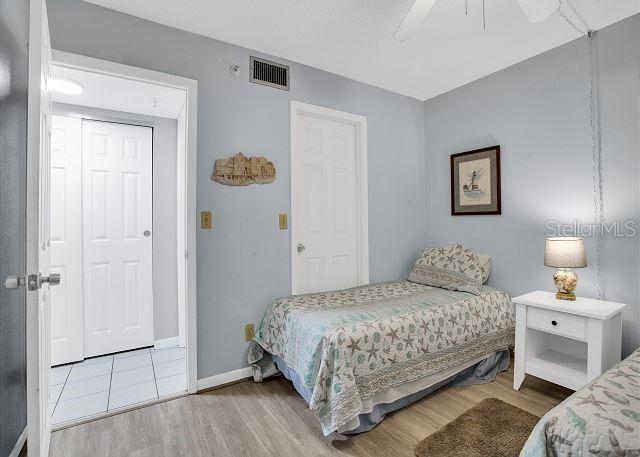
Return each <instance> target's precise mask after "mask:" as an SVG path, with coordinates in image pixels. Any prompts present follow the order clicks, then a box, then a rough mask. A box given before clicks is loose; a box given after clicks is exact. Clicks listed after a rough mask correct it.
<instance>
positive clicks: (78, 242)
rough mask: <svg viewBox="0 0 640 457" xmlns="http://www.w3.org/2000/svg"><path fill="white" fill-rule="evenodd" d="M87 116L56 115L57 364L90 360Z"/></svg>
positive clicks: (53, 316) (53, 143)
mask: <svg viewBox="0 0 640 457" xmlns="http://www.w3.org/2000/svg"><path fill="white" fill-rule="evenodd" d="M81 128H82V120H81V119H79V118H73V117H64V116H52V117H51V191H50V195H51V229H50V237H51V273H58V274H59V275H60V276H61V277H62V278H64V279H63V280H62V281H61V282H60V284H59V285H58V286H56V287H52V288H51V292H50V294H51V297H50V303H51V305H50V306H51V365H60V364H63V363H69V362H75V361H77V360H82V359H83V358H84V322H83V315H84V313H83V306H82V157H81V156H82V137H81V136H82V130H81Z"/></svg>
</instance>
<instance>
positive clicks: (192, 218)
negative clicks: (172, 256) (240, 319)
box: [53, 50, 198, 393]
mask: <svg viewBox="0 0 640 457" xmlns="http://www.w3.org/2000/svg"><path fill="white" fill-rule="evenodd" d="M53 62H54V65H56V66H58V67H65V68H74V69H78V70H84V71H90V72H93V73H98V74H103V75H111V76H116V77H120V78H126V79H130V80H134V81H142V82H147V83H151V84H156V85H161V86H166V87H173V88H175V89H181V90H184V91H185V92H186V99H187V103H186V106H185V111H186V122H185V133H186V143H187V147H186V155H185V177H184V183H185V186H184V187H185V193H184V198H185V204H184V206H185V207H186V212H185V215H184V220H183V224H184V226H185V228H186V230H185V247H186V249H185V252H184V256H185V258H186V261H185V264H184V268H185V271H184V274H179V275H178V276H181V277H184V278H185V281H186V284H185V287H184V292H185V312H186V316H187V319H186V321H187V322H186V338H185V339H186V347H187V385H188V389H189V393H196V392H197V389H198V381H197V378H198V367H197V363H198V352H197V349H198V348H197V300H198V297H197V288H196V279H197V270H196V268H197V265H196V221H197V209H196V208H197V206H196V189H197V187H196V179H197V131H196V129H197V125H198V119H197V116H198V107H197V103H198V93H197V92H198V83H197V81H195V80H193V79H189V78H184V77H182V76H175V75H170V74H168V73H160V72H157V71H153V70H147V69H144V68H138V67H132V66H129V65H123V64H120V63H116V62H110V61H107V60H101V59H95V58H93V57H87V56H83V55H79V54H72V53H69V52H63V51H56V50H54V51H53Z"/></svg>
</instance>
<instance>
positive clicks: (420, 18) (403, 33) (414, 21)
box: [393, 0, 436, 41]
mask: <svg viewBox="0 0 640 457" xmlns="http://www.w3.org/2000/svg"><path fill="white" fill-rule="evenodd" d="M435 2H436V0H415V2H413V5H411V8H409V11H407V14H406V15H405V17H404V19H403V20H402V23H401V24H400V27H398V30H396V33H395V34H394V35H393V37H394V38H395V39H396V40H398V41H406V40H408V39H409V38H413V36H414V35H415V34H416V32H417V31H418V29H419V28H420V26H421V25H422V23H423V22H424V20H425V19H426V18H427V16H428V15H429V11H431V8H433V5H434V3H435Z"/></svg>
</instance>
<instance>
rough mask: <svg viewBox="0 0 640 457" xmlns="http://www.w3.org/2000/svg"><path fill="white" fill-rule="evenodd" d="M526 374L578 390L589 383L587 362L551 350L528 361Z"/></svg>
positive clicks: (526, 362)
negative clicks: (551, 380) (552, 380)
mask: <svg viewBox="0 0 640 457" xmlns="http://www.w3.org/2000/svg"><path fill="white" fill-rule="evenodd" d="M525 373H527V374H530V375H533V376H536V377H538V378H542V379H554V382H556V383H557V384H560V385H561V386H564V387H567V388H569V389H572V390H578V389H580V388H581V387H582V386H584V385H585V384H586V383H587V361H586V359H580V358H578V357H574V356H572V355H568V354H563V353H561V352H558V351H554V350H552V349H549V350H547V351H545V352H543V353H542V354H539V355H537V356H535V357H533V358H531V359H529V360H526V361H525Z"/></svg>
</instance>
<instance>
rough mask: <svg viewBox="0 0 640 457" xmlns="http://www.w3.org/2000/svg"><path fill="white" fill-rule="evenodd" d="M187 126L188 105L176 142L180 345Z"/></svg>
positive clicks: (183, 339) (183, 332) (183, 343)
mask: <svg viewBox="0 0 640 457" xmlns="http://www.w3.org/2000/svg"><path fill="white" fill-rule="evenodd" d="M186 126H187V113H186V105H185V106H183V107H182V108H180V113H178V129H177V133H178V134H177V140H178V143H177V144H176V157H177V166H176V175H177V176H176V185H177V192H176V237H177V249H176V255H177V259H176V261H177V265H178V270H177V271H178V277H177V280H178V288H177V291H178V338H179V342H178V343H179V345H180V347H185V346H186V337H187V330H186V326H187V319H186V317H187V313H186V301H187V291H186V285H187V278H186V277H185V275H186V271H187V267H186V262H187V256H186V253H187V246H186V238H185V235H184V233H185V229H186V224H185V221H186V220H187V216H186V215H187V212H186V211H187V209H186V203H187V201H186V196H185V190H186V184H185V178H186V174H185V167H186V162H185V154H186V152H187V151H186V149H187V145H186V141H185V139H186V131H185V129H186Z"/></svg>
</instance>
